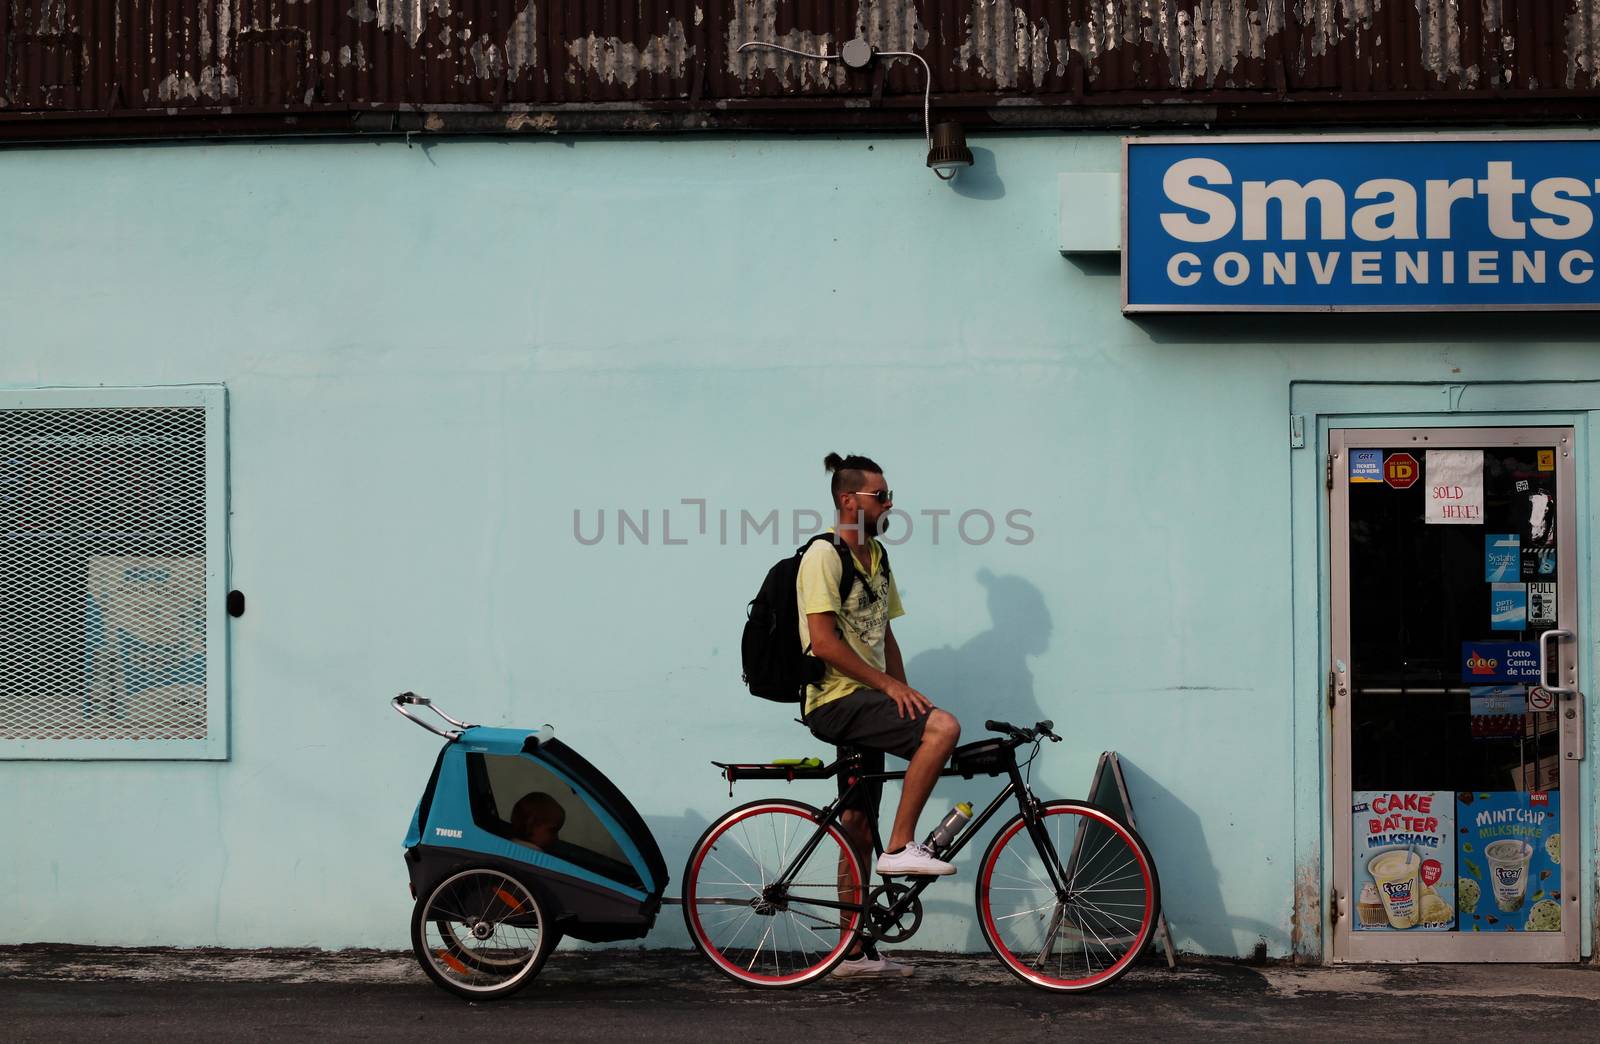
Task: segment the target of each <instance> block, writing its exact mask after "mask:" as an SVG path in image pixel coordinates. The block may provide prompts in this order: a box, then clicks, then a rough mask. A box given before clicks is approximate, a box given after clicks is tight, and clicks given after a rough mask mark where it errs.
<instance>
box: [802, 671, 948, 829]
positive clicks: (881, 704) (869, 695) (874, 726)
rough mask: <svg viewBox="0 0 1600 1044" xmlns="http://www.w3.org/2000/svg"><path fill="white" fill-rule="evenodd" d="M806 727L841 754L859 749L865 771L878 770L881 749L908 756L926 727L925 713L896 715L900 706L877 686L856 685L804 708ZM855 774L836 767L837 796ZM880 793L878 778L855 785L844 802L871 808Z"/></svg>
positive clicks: (880, 768) (881, 768) (873, 810)
mask: <svg viewBox="0 0 1600 1044" xmlns="http://www.w3.org/2000/svg"><path fill="white" fill-rule="evenodd" d="M928 713H930V714H931V713H932V712H931V711H930V712H928ZM806 727H807V728H809V729H810V730H811V734H812V735H813V736H815V737H817V739H820V740H823V741H825V742H827V743H832V744H835V745H836V746H837V747H838V748H839V756H840V757H841V758H842V757H845V756H847V755H849V754H852V753H856V752H860V751H864V752H865V753H863V754H861V757H860V761H859V768H858V769H857V772H859V773H861V774H868V775H870V774H872V773H876V772H882V771H884V765H883V756H884V755H885V754H893V755H895V756H896V757H900V758H905V759H907V760H908V761H909V760H910V758H911V755H913V754H915V753H916V752H917V748H918V747H920V746H922V733H923V731H924V730H925V729H926V728H927V727H928V714H918V715H916V716H915V717H911V718H902V717H901V716H900V708H899V707H898V706H897V705H896V704H895V702H894V701H893V700H891V699H890V698H889V697H888V696H886V695H884V694H883V693H882V692H879V691H878V690H877V689H857V690H856V691H855V692H852V693H851V694H850V695H848V696H843V697H840V698H839V699H837V700H834V701H832V702H831V703H824V704H823V705H822V706H820V707H818V708H817V709H816V710H814V711H812V712H811V713H810V714H807V715H806ZM855 775H856V773H852V772H841V773H839V794H840V796H841V797H843V796H844V794H845V792H846V791H847V790H849V789H850V784H851V782H852V781H853V779H854V776H855ZM882 796H883V784H882V783H872V784H869V785H866V786H862V787H858V788H857V789H856V792H855V793H854V794H853V795H851V797H850V799H849V800H848V801H847V802H846V803H845V806H844V807H846V808H853V809H858V810H860V811H863V812H868V813H876V811H877V808H878V801H879V799H880V798H881V797H882Z"/></svg>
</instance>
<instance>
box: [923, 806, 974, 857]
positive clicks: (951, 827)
mask: <svg viewBox="0 0 1600 1044" xmlns="http://www.w3.org/2000/svg"><path fill="white" fill-rule="evenodd" d="M971 818H972V802H970V801H963V802H961V803H960V804H959V805H957V806H956V807H955V808H952V809H951V810H950V811H949V813H947V814H946V815H945V817H944V818H943V819H941V820H939V825H938V826H936V827H934V828H933V833H931V834H929V835H928V839H927V840H926V841H924V842H923V844H925V845H927V846H928V847H929V848H931V849H933V854H934V855H936V856H939V855H944V854H945V852H947V851H949V850H950V845H951V844H952V843H954V842H955V839H956V835H957V834H959V833H961V828H962V827H964V826H966V825H967V821H968V820H970V819H971Z"/></svg>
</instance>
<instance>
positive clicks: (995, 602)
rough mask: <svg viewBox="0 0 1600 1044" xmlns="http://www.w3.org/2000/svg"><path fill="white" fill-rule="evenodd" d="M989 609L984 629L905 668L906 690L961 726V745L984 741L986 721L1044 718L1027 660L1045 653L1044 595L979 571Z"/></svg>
mask: <svg viewBox="0 0 1600 1044" xmlns="http://www.w3.org/2000/svg"><path fill="white" fill-rule="evenodd" d="M977 580H978V583H979V584H980V585H981V586H982V587H983V589H984V592H985V595H986V599H987V603H988V609H989V629H988V630H987V631H984V632H982V633H981V634H978V635H975V636H974V637H972V638H970V639H968V640H967V641H965V642H963V643H962V644H961V645H959V646H949V645H946V646H942V647H940V648H937V649H928V650H926V651H925V652H920V653H918V654H917V655H916V656H914V657H912V659H911V662H910V663H908V664H906V677H907V679H908V680H909V681H910V682H911V685H912V686H913V687H914V688H916V689H918V690H920V691H922V692H925V693H927V695H928V698H929V699H931V700H933V702H934V703H936V704H937V705H939V706H940V707H942V708H944V709H945V710H947V711H949V712H950V713H951V714H954V715H955V716H956V717H957V718H959V719H960V721H961V740H962V742H963V743H970V742H972V741H973V740H978V739H982V738H983V737H984V736H985V733H984V730H983V723H984V721H985V720H987V719H989V718H995V719H997V720H1000V721H1009V722H1011V723H1012V724H1015V725H1023V726H1027V725H1032V724H1033V723H1034V722H1036V721H1038V720H1039V719H1040V718H1042V717H1043V716H1044V714H1043V712H1042V711H1041V710H1040V709H1039V701H1038V700H1037V698H1036V697H1035V696H1034V692H1033V671H1032V669H1030V668H1029V666H1028V657H1030V656H1038V655H1040V654H1042V653H1043V652H1044V651H1045V650H1046V649H1048V648H1049V647H1050V631H1051V623H1050V611H1049V609H1047V608H1046V607H1045V604H1044V595H1043V594H1042V593H1041V592H1040V591H1039V589H1038V588H1037V587H1035V586H1033V584H1031V583H1029V582H1028V581H1027V580H1025V579H1023V578H1022V577H1020V576H996V575H995V574H994V573H991V572H990V571H989V570H987V569H980V570H978V575H977Z"/></svg>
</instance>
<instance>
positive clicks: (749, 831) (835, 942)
mask: <svg viewBox="0 0 1600 1044" xmlns="http://www.w3.org/2000/svg"><path fill="white" fill-rule="evenodd" d="M821 822H822V815H821V813H820V812H818V811H817V810H816V809H814V808H812V807H811V806H810V805H803V804H801V803H799V802H797V801H755V802H752V803H750V804H748V805H741V806H740V807H739V808H736V809H734V810H733V811H732V812H729V813H728V814H727V815H725V816H723V817H722V818H721V819H720V820H718V821H717V822H715V823H713V824H712V825H711V826H710V827H709V828H708V829H707V830H706V832H705V833H704V834H702V835H701V836H700V840H699V841H698V842H697V843H696V844H695V846H694V850H693V851H692V852H690V854H689V862H688V865H687V866H686V867H685V869H684V871H683V919H684V922H685V923H686V924H687V925H688V927H689V936H690V937H691V938H692V939H694V944H695V946H697V947H699V949H700V952H701V953H703V954H705V955H706V956H707V957H709V958H710V959H711V963H712V964H714V965H716V966H717V968H718V969H719V970H721V971H722V972H723V973H725V974H727V975H730V976H732V977H733V978H735V979H737V980H739V981H740V982H742V983H745V984H746V985H750V986H765V987H784V986H799V985H802V984H804V983H807V982H812V981H814V980H816V979H819V978H821V977H822V976H824V975H826V974H827V973H828V972H830V971H832V970H833V967H834V965H836V964H838V963H839V961H841V960H843V959H844V955H845V953H846V952H847V951H848V950H849V948H850V944H851V943H852V942H853V941H854V940H855V938H856V935H857V933H858V932H859V931H860V925H861V914H860V911H859V910H858V909H852V910H841V909H839V908H838V906H837V905H821V904H823V903H832V904H839V903H840V902H841V893H842V895H843V900H842V901H844V902H848V903H852V904H857V903H860V902H862V885H863V874H862V872H861V865H860V862H859V861H858V860H857V859H856V857H855V853H854V852H853V851H852V850H851V848H850V845H849V843H848V842H847V841H846V840H845V837H844V834H843V833H842V832H841V831H840V830H839V828H838V826H837V825H836V824H829V825H828V827H827V829H826V830H824V831H822V834H821V837H820V839H819V843H818V844H817V845H816V846H815V847H814V848H813V849H812V850H811V852H810V853H809V854H808V855H807V856H806V858H805V859H804V860H803V861H801V863H800V864H799V865H798V866H797V867H796V868H795V871H794V873H793V874H792V875H790V877H789V878H788V880H787V881H786V882H785V883H784V884H782V885H779V884H778V883H777V882H778V879H779V878H780V877H782V876H783V872H784V871H785V870H786V869H788V867H789V865H790V864H791V863H792V862H794V860H795V858H796V857H797V856H798V855H799V854H800V852H801V851H802V850H803V849H804V848H805V846H806V844H807V842H809V841H810V840H811V839H812V838H813V837H814V836H816V835H817V832H818V829H819V827H820V825H821Z"/></svg>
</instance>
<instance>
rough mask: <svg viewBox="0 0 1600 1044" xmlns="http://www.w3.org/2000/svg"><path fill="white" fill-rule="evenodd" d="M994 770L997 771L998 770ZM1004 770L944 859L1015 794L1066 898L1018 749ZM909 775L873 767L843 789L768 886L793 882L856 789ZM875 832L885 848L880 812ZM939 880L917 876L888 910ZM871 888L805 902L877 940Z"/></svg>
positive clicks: (902, 908) (900, 907)
mask: <svg viewBox="0 0 1600 1044" xmlns="http://www.w3.org/2000/svg"><path fill="white" fill-rule="evenodd" d="M830 767H836V768H838V769H839V770H840V771H846V770H847V769H848V764H847V760H846V759H841V760H840V761H838V762H835V763H834V765H833V766H830ZM995 774H996V775H998V774H999V773H995ZM1004 774H1005V775H1006V776H1007V777H1008V778H1007V780H1006V784H1005V786H1003V787H1001V788H1000V792H999V793H998V794H996V795H995V796H994V798H993V799H992V800H991V801H990V802H989V804H988V806H987V807H985V808H984V810H983V811H982V812H980V813H979V814H978V815H976V816H974V817H972V819H971V820H970V821H968V823H967V825H966V826H965V827H964V828H963V829H962V831H961V833H960V834H958V835H957V836H956V839H955V841H954V842H953V843H952V844H951V845H950V848H949V849H948V850H947V851H945V852H944V853H942V854H941V856H940V858H943V859H954V858H955V857H956V856H957V855H959V854H960V853H961V850H962V849H964V848H965V847H966V846H967V844H968V843H969V842H970V841H971V840H972V839H973V838H974V837H976V836H977V834H978V831H980V830H982V829H983V827H984V825H985V824H987V823H988V822H989V820H990V819H992V818H993V817H994V814H995V813H996V812H998V811H1000V807H1001V806H1002V805H1004V804H1005V803H1006V802H1007V801H1008V800H1010V799H1011V798H1016V799H1017V805H1018V807H1019V809H1020V810H1021V812H1022V818H1023V822H1024V823H1026V824H1027V828H1028V836H1029V837H1031V838H1032V839H1033V843H1034V846H1035V847H1036V848H1037V849H1038V851H1039V855H1040V858H1041V859H1043V860H1044V865H1045V869H1046V870H1047V871H1048V872H1049V874H1050V884H1051V886H1052V887H1053V888H1055V890H1056V894H1057V895H1058V896H1060V897H1061V898H1062V899H1065V898H1066V895H1067V882H1068V881H1069V880H1070V875H1068V874H1067V872H1066V871H1065V870H1064V869H1063V868H1062V866H1061V858H1060V854H1059V853H1058V852H1057V851H1056V849H1055V845H1054V844H1052V843H1051V841H1050V838H1049V836H1048V835H1047V834H1046V833H1045V832H1044V829H1043V827H1042V826H1041V825H1040V823H1039V816H1038V811H1037V807H1036V806H1037V801H1036V799H1035V798H1034V796H1033V792H1032V791H1031V790H1030V789H1029V788H1028V784H1027V782H1026V781H1025V780H1024V779H1023V778H1022V770H1021V769H1020V768H1018V766H1017V758H1016V749H1015V748H1012V750H1011V752H1010V756H1009V757H1008V758H1007V760H1006V767H1005V773H1004ZM960 775H962V773H961V772H960V771H958V770H956V769H953V768H947V769H945V770H944V771H943V772H940V773H939V778H941V779H943V778H945V777H947V776H960ZM905 778H906V774H905V773H904V772H873V773H866V774H863V775H858V776H856V777H855V779H854V780H853V781H852V782H851V784H850V786H849V787H848V788H847V789H846V790H845V792H844V793H843V794H841V795H840V796H838V797H837V798H835V799H834V800H833V801H830V802H829V803H828V804H827V805H826V806H825V807H824V808H823V809H822V820H821V822H820V823H819V824H818V825H817V829H816V831H815V832H814V833H813V834H812V835H811V837H810V839H809V840H807V841H806V843H805V844H804V845H803V846H801V848H800V851H799V852H798V853H797V854H796V855H795V857H794V859H792V860H791V861H790V863H789V865H788V866H787V867H785V868H784V871H783V873H782V874H780V875H779V876H778V878H777V880H775V881H773V882H772V883H771V884H770V885H769V886H768V887H769V888H783V889H787V887H788V884H789V882H790V881H792V880H793V879H794V875H795V874H796V873H797V872H798V871H799V869H800V867H801V866H803V865H804V864H805V861H806V860H807V859H809V858H810V856H811V853H812V852H814V851H815V850H816V848H817V846H818V845H819V844H821V843H822V838H823V835H824V834H825V833H826V832H827V830H828V828H829V827H831V826H833V825H834V824H835V823H837V822H838V821H839V816H840V814H841V811H842V808H843V805H844V803H845V801H846V800H847V799H848V798H850V797H851V796H852V795H853V794H855V793H856V791H857V789H858V788H862V787H866V786H870V785H872V784H874V783H882V782H884V781H886V780H895V779H899V780H903V779H905ZM872 835H873V837H872V840H873V851H874V853H879V852H881V851H882V850H883V841H882V838H881V837H880V836H879V834H878V820H877V816H876V814H874V815H873V816H872ZM1076 847H1077V845H1076V842H1074V858H1075V857H1076ZM862 870H863V872H864V873H868V875H869V876H870V873H869V868H867V867H862ZM937 880H938V878H936V877H915V878H913V879H912V883H911V885H910V886H909V887H908V888H907V889H906V891H905V892H904V893H903V894H902V895H901V896H900V898H899V899H898V900H896V902H895V903H894V905H893V906H891V907H890V908H889V911H888V912H889V916H890V918H891V919H894V918H898V917H899V916H900V915H901V914H903V913H905V912H906V911H907V910H909V909H910V907H911V904H912V903H914V902H917V901H918V898H919V897H920V896H921V895H922V893H923V891H924V890H926V889H927V888H928V886H929V885H931V884H933V883H934V882H935V881H937ZM869 890H870V888H869V886H868V885H867V884H866V883H865V882H863V884H862V901H861V902H860V903H846V902H840V901H835V900H828V899H820V898H807V899H806V904H807V905H809V906H821V907H826V908H829V909H834V910H839V911H841V912H853V913H856V914H858V915H860V917H861V925H862V927H861V934H862V936H863V937H864V938H867V939H872V938H874V937H875V936H874V933H873V930H872V922H871V919H870V918H869V917H868V916H867V910H868V906H869V904H868V903H867V901H866V893H867V892H868V891H869ZM1052 934H1053V933H1052Z"/></svg>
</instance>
